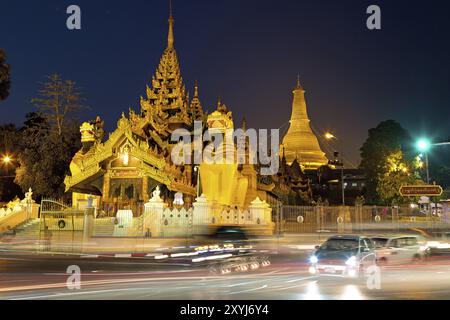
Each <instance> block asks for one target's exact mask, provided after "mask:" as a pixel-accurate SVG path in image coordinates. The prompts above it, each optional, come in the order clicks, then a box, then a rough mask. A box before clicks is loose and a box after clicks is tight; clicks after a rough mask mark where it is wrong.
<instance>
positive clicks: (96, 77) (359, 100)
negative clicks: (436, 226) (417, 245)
mask: <svg viewBox="0 0 450 320" xmlns="http://www.w3.org/2000/svg"><path fill="white" fill-rule="evenodd" d="M71 4H77V5H79V6H80V7H81V11H82V30H81V31H69V30H68V29H67V28H66V19H67V16H68V15H67V14H66V8H67V6H69V5H71ZM370 4H377V5H379V6H380V7H381V10H382V30H378V31H370V30H368V29H367V28H366V19H367V16H368V15H367V14H366V8H367V7H368V6H369V5H370ZM173 5H174V17H175V48H176V50H177V53H178V57H179V59H180V63H181V69H182V75H183V77H184V81H185V84H186V85H187V87H188V88H189V89H190V92H191V96H192V92H193V85H194V81H195V80H196V79H197V80H198V83H199V87H200V96H201V100H202V104H203V107H204V109H207V110H209V111H213V110H214V109H215V108H216V104H217V97H218V96H220V97H221V98H222V101H223V102H224V103H225V104H227V106H228V107H229V108H230V109H231V111H232V112H233V115H234V120H235V124H236V125H238V124H240V123H241V119H242V117H243V116H245V117H246V119H247V123H248V126H250V127H255V128H278V127H280V126H283V125H284V127H283V128H284V129H286V125H285V124H286V122H287V121H288V120H289V117H290V112H291V99H292V96H291V94H292V93H291V91H292V88H293V87H294V86H295V82H296V78H297V74H300V78H301V83H302V85H303V87H304V88H305V90H306V95H307V96H306V97H307V103H308V109H309V115H310V118H311V120H312V124H313V126H314V128H315V129H316V130H317V131H319V132H323V131H324V130H332V131H333V132H334V133H335V134H336V135H337V136H338V137H340V138H341V141H342V143H343V145H344V152H345V155H346V158H347V159H348V160H350V161H349V163H352V164H358V163H359V148H360V146H361V144H362V143H363V142H364V140H365V139H366V137H367V130H368V129H369V128H372V127H374V126H376V125H377V124H378V123H379V122H380V121H382V120H387V119H396V120H398V121H399V122H400V123H401V124H402V125H404V126H405V127H406V128H408V129H409V130H410V132H411V134H412V135H413V136H421V135H424V134H427V135H429V136H430V137H439V136H440V137H444V138H447V137H449V136H450V125H449V119H450V93H449V87H450V41H449V40H450V39H449V38H450V37H449V34H450V23H449V20H450V10H449V9H450V5H449V2H448V1H438V0H434V1H420V2H419V1H411V0H408V1H407V0H395V1H393V0H390V1H376V0H373V1H361V0H360V1H350V0H342V1H336V0H332V1H331V0H330V1H324V0H321V1H318V0H295V1H294V0H291V1H288V0H276V1H274V0H273V1H255V0H220V1H219V0H214V1H212V0H190V1H186V0H184V1H181V0H174V4H173ZM0 8H1V10H0V47H1V48H3V49H5V50H6V52H7V55H8V63H10V64H11V66H12V88H11V95H10V97H9V98H8V99H7V100H5V101H3V102H1V103H0V122H1V123H6V122H14V123H16V124H21V123H22V122H23V119H24V116H25V114H26V113H27V112H30V111H32V110H34V107H33V106H32V105H31V103H30V100H31V98H32V97H34V96H36V92H37V90H38V88H39V86H38V83H39V82H42V81H43V80H45V76H47V75H49V74H51V73H60V74H61V75H62V76H63V77H64V78H65V79H71V80H74V81H76V82H77V84H78V85H79V86H80V87H82V88H83V92H84V94H85V97H86V103H87V104H88V105H89V106H90V107H91V109H90V110H89V111H87V112H86V113H84V114H82V115H81V119H82V120H89V119H92V118H94V117H95V116H96V115H97V114H98V115H100V116H101V117H102V118H103V119H104V120H105V122H106V126H107V129H108V131H111V130H113V129H114V128H115V125H116V123H117V120H118V119H119V117H120V114H121V112H122V111H126V112H127V111H128V108H129V107H134V109H135V110H136V111H139V110H140V107H139V97H140V96H141V95H145V85H146V84H147V83H149V81H150V79H151V76H152V74H153V73H154V71H155V68H156V66H157V64H158V62H159V58H160V56H161V54H162V51H163V50H164V48H165V47H166V43H167V40H166V39H167V18H168V1H166V0H158V1H152V0H146V1H144V0H128V1H100V0H95V1H92V0H90V1H81V0H71V1H61V0H54V1H50V0H48V1H44V0H40V1H22V0H15V1H8V0H2V1H1V5H0Z"/></svg>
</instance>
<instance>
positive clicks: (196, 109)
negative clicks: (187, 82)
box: [191, 80, 203, 120]
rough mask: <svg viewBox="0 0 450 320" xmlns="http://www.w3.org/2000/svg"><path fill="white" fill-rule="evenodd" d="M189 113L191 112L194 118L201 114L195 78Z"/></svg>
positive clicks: (199, 116)
mask: <svg viewBox="0 0 450 320" xmlns="http://www.w3.org/2000/svg"><path fill="white" fill-rule="evenodd" d="M191 113H192V116H193V119H194V120H197V119H199V118H201V117H202V116H203V108H202V104H201V102H200V98H199V95H198V83H197V80H196V81H195V85H194V96H193V97H192V101H191Z"/></svg>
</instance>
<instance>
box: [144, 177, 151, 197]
mask: <svg viewBox="0 0 450 320" xmlns="http://www.w3.org/2000/svg"><path fill="white" fill-rule="evenodd" d="M149 199H150V197H149V194H148V177H147V176H143V177H142V200H144V202H147V201H148V200H149Z"/></svg>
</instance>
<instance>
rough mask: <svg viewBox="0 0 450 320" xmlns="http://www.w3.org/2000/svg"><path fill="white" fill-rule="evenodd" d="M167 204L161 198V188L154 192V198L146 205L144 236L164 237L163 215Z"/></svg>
mask: <svg viewBox="0 0 450 320" xmlns="http://www.w3.org/2000/svg"><path fill="white" fill-rule="evenodd" d="M165 206H166V205H165V203H164V201H163V199H161V197H160V190H159V187H156V190H155V191H154V192H153V196H152V198H151V199H150V200H149V201H148V202H147V203H146V204H145V205H144V207H145V211H144V220H143V228H144V230H143V231H144V234H145V235H148V236H151V237H160V236H161V235H162V232H161V231H162V230H161V225H162V215H163V211H164V208H165Z"/></svg>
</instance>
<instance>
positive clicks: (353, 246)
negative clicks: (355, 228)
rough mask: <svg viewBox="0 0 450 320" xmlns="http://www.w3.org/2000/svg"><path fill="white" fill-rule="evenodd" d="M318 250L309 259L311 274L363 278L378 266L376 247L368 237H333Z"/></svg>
mask: <svg viewBox="0 0 450 320" xmlns="http://www.w3.org/2000/svg"><path fill="white" fill-rule="evenodd" d="M316 249H317V250H316V251H315V252H314V254H313V255H312V256H311V257H310V259H309V263H310V266H309V272H310V273H311V274H315V275H333V276H341V277H350V278H362V277H363V276H364V270H367V268H369V267H370V266H375V265H376V253H375V246H374V244H373V243H372V241H371V240H370V239H369V238H368V237H366V236H360V235H337V236H332V237H330V238H328V239H327V240H326V241H325V242H324V243H323V244H322V245H321V246H318V247H316Z"/></svg>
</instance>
